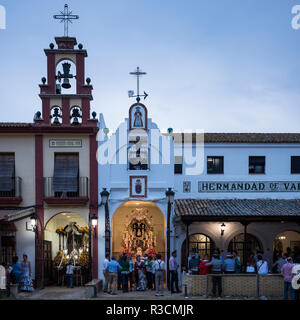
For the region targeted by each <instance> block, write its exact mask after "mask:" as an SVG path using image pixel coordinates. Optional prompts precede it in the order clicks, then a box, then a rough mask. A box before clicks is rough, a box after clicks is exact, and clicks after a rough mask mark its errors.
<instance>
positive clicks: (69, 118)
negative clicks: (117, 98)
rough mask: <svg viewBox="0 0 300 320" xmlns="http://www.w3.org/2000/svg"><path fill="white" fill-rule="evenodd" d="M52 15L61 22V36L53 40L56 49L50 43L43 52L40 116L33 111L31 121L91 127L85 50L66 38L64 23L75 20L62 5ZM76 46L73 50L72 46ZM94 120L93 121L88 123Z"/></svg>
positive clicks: (66, 27) (42, 123)
mask: <svg viewBox="0 0 300 320" xmlns="http://www.w3.org/2000/svg"><path fill="white" fill-rule="evenodd" d="M61 13H62V14H61V15H55V16H54V18H55V19H60V20H61V21H63V22H64V23H65V28H64V36H63V37H56V38H55V42H56V46H55V45H54V44H53V43H50V45H49V49H45V50H44V51H45V55H46V57H47V78H46V77H43V78H42V79H41V80H42V84H40V98H41V100H42V114H41V113H40V112H37V113H36V115H35V118H34V120H35V122H36V123H37V124H41V125H51V126H79V125H81V126H87V125H91V124H92V123H93V122H94V124H93V126H94V125H95V120H96V113H95V112H93V113H92V119H91V117H90V107H91V106H90V102H91V101H92V100H93V96H92V90H93V86H92V85H91V79H90V78H86V79H85V58H86V57H87V51H86V50H84V49H83V45H82V44H81V43H80V44H78V46H77V40H76V38H74V37H69V36H68V23H69V22H71V19H78V18H79V17H78V16H75V15H72V14H71V12H69V11H68V6H67V5H65V11H64V12H61ZM76 46H77V47H76ZM90 120H94V121H92V122H91V121H90Z"/></svg>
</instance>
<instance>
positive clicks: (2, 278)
mask: <svg viewBox="0 0 300 320" xmlns="http://www.w3.org/2000/svg"><path fill="white" fill-rule="evenodd" d="M5 289H6V270H5V268H4V267H3V266H0V290H5Z"/></svg>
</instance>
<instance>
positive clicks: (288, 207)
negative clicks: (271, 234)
mask: <svg viewBox="0 0 300 320" xmlns="http://www.w3.org/2000/svg"><path fill="white" fill-rule="evenodd" d="M175 214H176V215H177V216H202V217H234V216H236V217H266V216H272V217H276V216H277V217H281V216H286V217H300V199H291V200H283V199H280V200H277V199H224V200H223V199H222V200H211V199H205V200H204V199H203V200H202V199H177V200H175Z"/></svg>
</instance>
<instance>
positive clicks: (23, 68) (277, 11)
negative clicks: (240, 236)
mask: <svg viewBox="0 0 300 320" xmlns="http://www.w3.org/2000/svg"><path fill="white" fill-rule="evenodd" d="M65 2H66V3H68V4H69V7H70V9H71V10H73V12H74V13H75V14H78V15H79V16H80V20H79V21H76V22H75V23H74V24H72V25H71V26H70V35H71V36H76V37H77V40H78V42H80V43H82V44H83V45H84V48H86V49H87V50H88V54H89V57H88V59H87V65H86V71H87V76H89V77H90V78H91V79H92V84H93V86H94V92H93V95H94V101H93V102H92V110H95V111H96V112H97V113H100V112H101V113H103V114H104V117H105V121H106V124H107V126H108V127H109V128H110V129H112V130H114V129H115V128H116V127H117V125H118V124H119V122H120V121H122V120H123V119H124V118H125V117H127V114H128V109H129V106H130V104H131V103H133V102H134V101H132V100H131V99H129V98H128V96H127V91H128V90H130V89H135V86H136V83H135V79H134V78H133V77H132V76H130V75H129V72H130V71H133V69H135V68H136V66H140V67H141V68H142V69H143V70H144V71H146V72H147V76H145V77H143V78H142V80H141V89H142V90H145V91H146V92H147V93H149V97H148V98H147V100H146V105H147V107H148V110H149V116H150V117H152V118H153V120H154V121H155V122H156V123H157V124H158V125H159V127H161V128H168V127H173V128H174V129H175V128H176V129H182V130H183V129H197V128H199V129H204V130H205V131H208V132H299V131H300V130H299V119H300V59H299V57H300V30H298V31H297V30H294V29H292V27H291V20H292V18H293V15H292V13H291V10H292V7H293V6H294V5H297V4H299V5H300V0H109V1H103V0H85V1H78V0H76V1H75V0H69V1H66V0H64V1H59V0H51V1H49V0H48V1H40V0H26V1H25V0H0V5H4V6H5V8H6V12H7V28H6V30H0V41H1V42H0V48H1V51H0V57H1V59H0V71H1V72H0V107H1V116H0V121H13V122H15V121H21V122H28V121H32V118H33V115H34V113H35V112H36V111H37V110H40V109H41V101H40V99H39V97H38V92H39V87H38V84H39V83H40V79H41V77H43V76H45V75H46V58H45V56H44V52H43V49H44V48H48V46H49V43H50V42H53V41H54V40H53V38H54V37H55V36H60V35H63V25H62V24H60V23H59V22H57V21H55V20H54V19H53V18H52V16H53V15H54V14H57V13H59V11H60V10H63V6H64V3H65Z"/></svg>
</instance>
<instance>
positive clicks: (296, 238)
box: [273, 230, 300, 261]
mask: <svg viewBox="0 0 300 320" xmlns="http://www.w3.org/2000/svg"><path fill="white" fill-rule="evenodd" d="M284 253H286V254H287V255H288V256H292V257H296V256H299V255H300V232H298V231H294V230H286V231H284V232H281V233H279V234H277V236H276V237H275V239H274V241H273V261H275V260H277V258H278V256H280V255H282V254H284Z"/></svg>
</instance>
